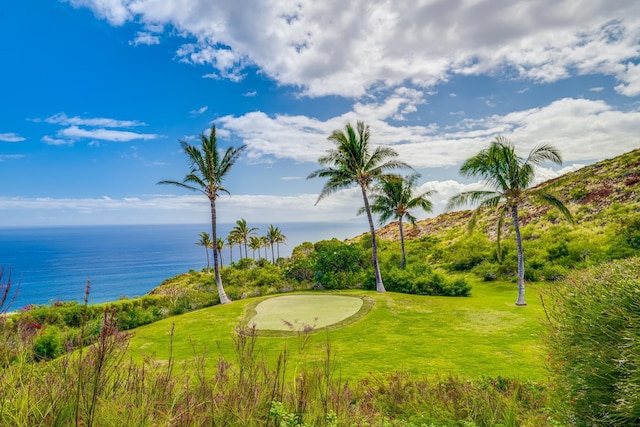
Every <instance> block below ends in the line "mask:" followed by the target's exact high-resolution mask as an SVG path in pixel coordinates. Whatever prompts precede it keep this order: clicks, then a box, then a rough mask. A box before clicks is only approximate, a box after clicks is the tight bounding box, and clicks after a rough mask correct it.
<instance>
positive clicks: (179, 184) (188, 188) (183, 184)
mask: <svg viewBox="0 0 640 427" xmlns="http://www.w3.org/2000/svg"><path fill="white" fill-rule="evenodd" d="M158 184H162V185H164V184H169V185H175V186H177V187H182V188H186V189H187V190H191V191H199V192H201V193H203V191H202V189H200V188H197V187H194V186H192V185H188V184H185V183H184V182H180V181H171V180H166V179H165V180H162V181H158Z"/></svg>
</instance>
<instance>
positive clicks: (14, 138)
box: [0, 132, 26, 142]
mask: <svg viewBox="0 0 640 427" xmlns="http://www.w3.org/2000/svg"><path fill="white" fill-rule="evenodd" d="M25 139H26V138H24V137H22V136H20V135H18V134H17V133H13V132H9V133H0V141H4V142H22V141H24V140H25Z"/></svg>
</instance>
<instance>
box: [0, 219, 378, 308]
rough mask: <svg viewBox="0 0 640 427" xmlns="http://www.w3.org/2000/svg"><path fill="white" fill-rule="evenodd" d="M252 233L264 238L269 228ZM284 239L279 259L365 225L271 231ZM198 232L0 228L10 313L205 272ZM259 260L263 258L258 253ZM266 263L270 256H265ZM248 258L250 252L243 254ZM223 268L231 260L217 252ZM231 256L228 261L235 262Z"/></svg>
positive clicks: (188, 228)
mask: <svg viewBox="0 0 640 427" xmlns="http://www.w3.org/2000/svg"><path fill="white" fill-rule="evenodd" d="M232 226H233V225H229V224H219V225H218V235H219V236H220V237H226V236H227V234H228V232H229V230H230V229H231V228H232ZM249 226H251V227H258V229H259V230H258V235H264V234H266V230H267V228H268V225H265V224H249ZM277 227H279V228H280V230H281V231H282V233H283V234H284V235H286V236H287V243H286V244H285V245H280V256H289V255H290V254H291V250H292V249H293V248H294V247H295V246H297V245H299V244H300V243H302V242H304V241H311V242H316V241H318V240H323V239H330V238H332V237H337V238H339V239H345V238H348V237H353V236H355V235H358V234H360V233H363V232H364V231H366V228H367V227H366V224H365V223H341V224H333V223H332V224H324V223H291V224H278V225H277ZM202 231H207V232H210V227H209V226H208V225H206V224H203V225H194V224H189V225H142V226H141V225H135V226H134V225H127V226H95V227H51V228H44V227H37V228H0V268H2V267H4V270H5V271H4V273H5V279H6V276H7V274H8V272H9V270H11V272H12V279H13V282H14V284H15V283H19V290H18V295H17V298H16V299H15V301H14V302H13V303H12V305H11V307H10V309H11V310H17V309H19V308H21V307H23V306H25V305H27V304H48V303H51V302H54V301H58V300H59V301H71V300H77V301H81V300H82V298H83V293H84V288H85V285H86V283H87V280H88V279H90V280H91V293H90V301H89V302H90V303H100V302H105V301H113V300H117V299H118V298H120V297H122V296H127V297H134V296H140V295H144V294H145V293H147V292H149V291H150V290H151V289H153V288H154V287H156V286H158V285H159V284H160V283H161V282H162V281H163V280H164V279H166V278H169V277H172V276H175V275H177V274H181V273H184V272H187V271H189V270H191V269H194V270H200V269H202V268H204V267H206V264H207V259H206V254H205V252H204V249H203V247H202V246H198V245H196V244H195V242H196V241H197V240H198V238H199V237H198V235H199V233H200V232H202ZM263 255H264V250H263ZM268 255H269V258H270V257H271V253H270V251H269V253H268ZM249 256H252V252H251V250H250V249H249ZM223 259H224V262H225V264H226V263H228V262H229V260H230V259H231V257H230V255H229V251H228V250H225V251H224V252H223ZM238 259H239V249H238V247H235V248H234V253H233V260H234V261H238Z"/></svg>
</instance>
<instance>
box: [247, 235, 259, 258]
mask: <svg viewBox="0 0 640 427" xmlns="http://www.w3.org/2000/svg"><path fill="white" fill-rule="evenodd" d="M249 247H250V248H251V250H252V251H253V258H254V259H255V258H256V251H258V258H259V257H260V249H261V248H262V239H260V237H258V236H251V237H249Z"/></svg>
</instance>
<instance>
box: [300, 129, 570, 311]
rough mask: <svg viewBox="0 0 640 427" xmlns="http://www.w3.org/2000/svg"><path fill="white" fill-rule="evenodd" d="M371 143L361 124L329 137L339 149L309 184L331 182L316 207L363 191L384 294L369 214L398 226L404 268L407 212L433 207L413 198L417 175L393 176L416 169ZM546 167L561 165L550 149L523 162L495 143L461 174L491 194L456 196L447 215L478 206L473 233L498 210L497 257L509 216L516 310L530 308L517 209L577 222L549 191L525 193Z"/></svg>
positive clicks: (502, 141) (504, 143)
mask: <svg viewBox="0 0 640 427" xmlns="http://www.w3.org/2000/svg"><path fill="white" fill-rule="evenodd" d="M369 138H370V131H369V127H368V126H366V125H365V124H364V123H363V122H361V121H358V122H357V129H353V127H352V126H351V124H347V125H346V126H345V129H344V131H342V130H336V131H334V132H333V133H332V134H331V135H330V136H329V140H330V141H332V142H333V143H334V144H335V147H334V148H333V149H331V150H329V151H327V153H326V154H325V155H324V156H322V157H320V158H319V159H318V162H319V163H320V164H321V165H323V166H324V167H323V168H321V169H318V170H316V171H315V172H313V173H311V174H310V175H309V176H308V178H315V177H319V178H326V179H327V181H326V182H325V185H324V187H323V189H322V192H321V193H320V196H319V197H318V200H317V202H316V203H318V202H319V201H320V200H322V199H323V198H324V197H326V196H327V195H329V194H332V193H334V192H336V191H339V190H342V189H344V188H348V187H350V186H352V185H354V184H356V185H357V186H359V187H360V190H361V192H362V197H363V201H364V207H362V208H361V209H360V211H359V212H360V213H362V212H365V213H366V214H367V218H368V220H369V228H370V230H371V247H372V262H373V268H374V271H375V278H376V289H377V291H378V292H384V291H385V288H384V284H383V282H382V276H381V274H380V269H379V266H378V259H377V245H376V236H375V227H374V225H373V218H372V215H371V214H372V212H374V213H378V214H380V219H381V220H384V221H386V220H388V219H389V218H391V217H395V218H396V219H397V220H398V225H399V227H400V242H401V246H402V265H403V266H404V264H405V254H404V252H405V251H404V235H403V229H402V219H403V217H405V216H406V217H407V219H409V220H412V221H415V218H414V217H413V216H412V215H411V214H410V213H409V211H408V209H411V208H415V207H421V208H423V209H424V210H426V211H430V210H431V207H432V204H431V202H430V201H429V200H428V199H427V197H428V196H429V195H431V193H430V192H424V193H422V194H420V195H418V196H414V195H413V194H414V193H413V191H414V190H413V185H414V184H415V181H416V179H417V174H412V175H409V176H408V177H402V176H400V175H397V174H393V173H391V171H393V170H396V169H399V168H407V169H410V170H413V169H412V168H411V167H410V166H409V165H407V164H406V163H403V162H401V161H398V160H396V159H395V158H396V157H397V155H398V154H397V153H396V152H395V151H394V150H393V149H391V148H389V147H383V146H378V147H376V148H374V149H371V147H370V146H369ZM545 161H550V162H553V163H556V164H562V159H561V157H560V153H559V152H558V150H557V149H556V148H554V147H552V146H550V145H547V144H543V145H539V146H537V147H535V148H534V149H533V150H532V151H531V152H530V153H529V156H528V157H526V158H522V157H520V156H518V155H517V154H516V153H515V147H514V145H513V143H512V142H511V141H509V140H508V139H506V138H504V137H497V138H496V139H495V140H494V141H493V142H492V143H491V145H490V147H489V148H487V149H484V150H482V151H480V152H479V153H478V154H477V155H476V156H474V157H471V158H469V159H467V160H466V161H465V162H464V164H463V165H462V167H461V169H460V173H461V174H462V175H464V176H469V177H475V178H481V179H482V180H483V181H484V182H485V183H486V184H487V186H488V187H490V189H489V190H482V191H468V192H463V193H461V194H458V195H456V196H454V197H453V198H452V199H451V200H450V201H449V203H448V206H447V208H448V209H454V208H459V207H463V206H467V205H474V204H475V205H478V207H477V209H476V210H475V211H474V214H473V216H472V220H471V222H470V224H469V229H470V230H472V229H473V227H474V225H475V223H476V219H477V217H478V213H479V212H481V211H482V210H483V209H485V208H494V209H497V210H498V213H499V215H498V239H497V245H498V254H499V253H500V250H499V248H500V236H501V233H502V226H503V221H504V216H505V214H509V215H510V216H511V220H512V222H513V227H514V231H515V238H516V246H517V250H518V298H517V300H516V305H520V306H523V305H526V302H525V298H524V254H523V250H522V236H521V234H520V226H519V215H518V208H519V207H520V206H521V205H522V203H523V202H524V201H525V198H527V197H530V198H531V199H532V200H533V201H538V202H542V203H546V204H548V205H551V206H553V207H555V208H557V209H559V210H560V212H561V213H562V214H563V215H564V216H565V217H566V218H567V219H568V220H569V221H570V222H573V218H572V216H571V213H570V212H569V210H568V209H567V207H566V206H565V205H564V204H563V203H562V201H561V200H560V199H558V198H557V197H556V196H555V195H553V194H552V193H550V192H549V191H548V190H547V189H546V188H540V189H532V190H529V191H527V192H526V193H525V191H526V190H527V189H529V188H530V187H531V185H532V184H533V182H534V178H535V167H536V166H538V165H540V164H541V163H543V162H545ZM372 189H373V197H374V202H373V204H370V203H369V200H368V191H370V190H372Z"/></svg>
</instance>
